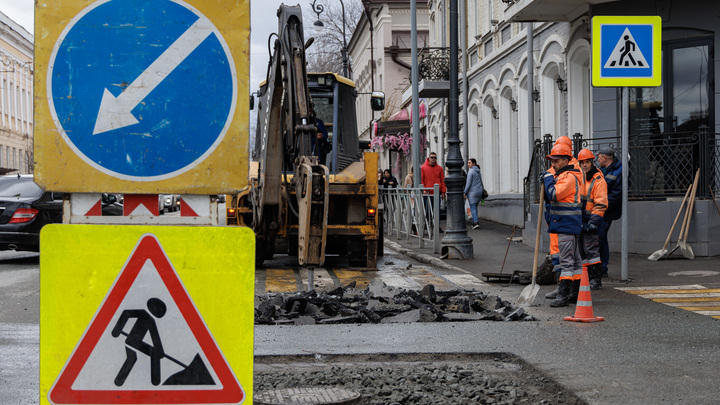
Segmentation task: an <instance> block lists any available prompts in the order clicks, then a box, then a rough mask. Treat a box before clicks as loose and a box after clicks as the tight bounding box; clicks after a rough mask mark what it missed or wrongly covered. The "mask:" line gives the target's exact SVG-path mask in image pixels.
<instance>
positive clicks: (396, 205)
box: [380, 184, 440, 253]
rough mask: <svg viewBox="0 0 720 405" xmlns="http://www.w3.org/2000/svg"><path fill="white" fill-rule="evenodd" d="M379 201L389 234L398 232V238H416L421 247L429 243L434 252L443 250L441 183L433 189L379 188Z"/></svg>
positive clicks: (384, 224) (385, 229)
mask: <svg viewBox="0 0 720 405" xmlns="http://www.w3.org/2000/svg"><path fill="white" fill-rule="evenodd" d="M429 192H433V193H434V194H433V195H429V194H428V193H429ZM430 199H432V200H433V202H432V203H431V202H430ZM380 202H381V203H382V204H383V208H382V210H383V211H382V212H383V230H384V232H385V234H386V235H395V236H396V237H397V239H398V240H401V239H404V240H406V241H408V240H410V239H411V238H412V239H416V240H417V241H418V247H420V248H423V247H425V243H430V244H432V246H433V253H440V186H439V185H437V184H436V185H435V187H434V188H425V187H420V188H409V187H408V188H402V187H398V188H385V187H380Z"/></svg>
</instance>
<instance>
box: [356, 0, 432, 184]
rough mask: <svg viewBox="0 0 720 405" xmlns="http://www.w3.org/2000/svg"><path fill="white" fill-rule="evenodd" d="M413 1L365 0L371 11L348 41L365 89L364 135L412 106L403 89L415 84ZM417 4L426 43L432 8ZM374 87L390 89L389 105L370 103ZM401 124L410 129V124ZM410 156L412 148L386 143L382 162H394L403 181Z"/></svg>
mask: <svg viewBox="0 0 720 405" xmlns="http://www.w3.org/2000/svg"><path fill="white" fill-rule="evenodd" d="M410 1H411V0H394V1H392V0H390V1H388V0H385V1H375V0H363V5H364V7H365V12H364V13H363V14H362V16H361V17H360V21H359V22H358V24H357V27H356V29H355V32H354V33H353V35H352V38H351V40H350V42H349V43H348V49H349V54H350V58H351V59H352V63H353V66H352V67H353V75H354V77H353V80H354V81H355V85H356V89H357V91H358V93H359V95H358V99H357V100H358V101H357V117H358V118H357V121H358V132H359V133H360V139H362V140H365V141H370V140H371V139H372V137H373V136H374V135H375V123H376V122H377V121H384V120H386V119H389V118H390V117H391V116H392V115H393V114H396V113H398V112H400V111H401V110H402V109H403V108H404V107H405V106H406V102H405V101H406V100H403V91H405V90H406V89H407V88H408V86H410V73H411V70H410V69H411V59H410V53H411V48H410V31H411V30H410V27H411V25H410V22H411V21H410V20H411V15H410V6H411V5H410ZM416 7H417V16H416V21H417V30H418V38H417V43H418V47H420V48H422V47H425V46H427V45H428V17H427V8H426V5H425V4H424V3H423V2H422V1H418V2H417V5H416ZM372 91H382V92H384V93H385V101H386V108H385V111H383V112H376V111H372V110H371V109H370V93H371V92H372ZM421 121H422V120H421ZM399 129H400V130H402V132H403V133H406V132H407V133H409V128H407V126H405V127H404V128H399ZM410 160H411V157H410V154H407V155H406V154H403V153H400V152H399V151H390V150H389V149H388V148H384V149H383V151H382V153H381V154H380V161H379V167H380V168H381V169H387V168H391V170H392V171H393V174H394V175H395V176H396V177H398V181H402V178H403V177H404V175H405V174H407V170H408V168H409V165H410Z"/></svg>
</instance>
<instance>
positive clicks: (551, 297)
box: [545, 285, 560, 300]
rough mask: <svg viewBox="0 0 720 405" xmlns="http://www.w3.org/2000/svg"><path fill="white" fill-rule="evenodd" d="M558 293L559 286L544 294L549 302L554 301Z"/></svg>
mask: <svg viewBox="0 0 720 405" xmlns="http://www.w3.org/2000/svg"><path fill="white" fill-rule="evenodd" d="M559 292H560V286H559V285H558V286H555V289H554V290H552V291H550V292H549V293H547V294H545V298H547V299H549V300H554V299H555V297H557V295H558V293H559Z"/></svg>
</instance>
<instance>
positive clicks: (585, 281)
mask: <svg viewBox="0 0 720 405" xmlns="http://www.w3.org/2000/svg"><path fill="white" fill-rule="evenodd" d="M563 319H564V320H566V321H574V322H600V321H604V320H605V318H603V317H602V316H595V315H593V308H592V298H591V297H590V279H589V278H588V273H587V267H585V266H583V272H582V276H581V277H580V292H579V293H578V300H577V304H576V306H575V316H566V317H564V318H563Z"/></svg>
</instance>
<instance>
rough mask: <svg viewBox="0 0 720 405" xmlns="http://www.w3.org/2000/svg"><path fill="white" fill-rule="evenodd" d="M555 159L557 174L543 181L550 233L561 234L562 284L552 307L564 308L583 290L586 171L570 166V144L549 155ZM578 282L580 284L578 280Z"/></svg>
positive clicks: (560, 266) (559, 284) (559, 147)
mask: <svg viewBox="0 0 720 405" xmlns="http://www.w3.org/2000/svg"><path fill="white" fill-rule="evenodd" d="M546 158H547V159H549V160H552V162H551V164H552V168H553V170H554V174H553V173H550V172H549V171H545V172H543V173H542V174H541V176H540V179H541V180H542V182H543V192H544V193H545V196H546V198H547V201H548V202H549V204H548V205H547V206H546V212H545V218H546V220H547V221H548V232H550V233H555V234H557V238H558V250H559V264H558V266H559V268H560V281H559V283H558V293H557V296H556V297H555V300H553V302H551V303H550V306H551V307H564V306H567V305H568V304H569V303H570V302H571V296H573V295H574V296H575V300H577V293H578V291H579V290H580V278H579V276H580V275H581V274H582V259H581V257H580V249H579V248H580V245H579V237H580V233H581V231H582V203H581V200H580V190H582V183H583V178H584V177H583V175H582V171H581V170H580V169H578V168H576V167H575V166H574V165H572V164H570V161H571V159H572V150H571V149H570V148H569V147H567V145H562V144H558V145H555V146H554V147H553V148H552V151H550V154H549V155H547V156H546ZM575 279H577V283H575V282H574V280H575Z"/></svg>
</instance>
